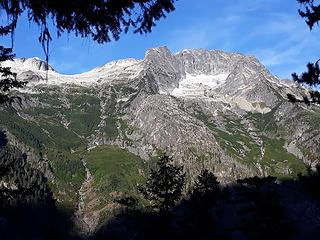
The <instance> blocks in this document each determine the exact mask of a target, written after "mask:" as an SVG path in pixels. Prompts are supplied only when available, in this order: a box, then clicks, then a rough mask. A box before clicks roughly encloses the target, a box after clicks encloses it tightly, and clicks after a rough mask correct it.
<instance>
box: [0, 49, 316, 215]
mask: <svg viewBox="0 0 320 240" xmlns="http://www.w3.org/2000/svg"><path fill="white" fill-rule="evenodd" d="M2 64H4V65H6V66H11V67H12V69H13V70H14V71H16V72H17V73H18V77H19V78H20V79H22V80H26V81H29V84H28V85H27V86H26V88H24V89H22V90H21V92H17V93H16V94H18V95H20V96H21V98H22V102H21V103H20V102H17V103H15V104H14V105H13V106H14V108H15V111H12V109H8V108H5V107H2V108H1V109H0V122H1V127H2V128H4V129H6V131H7V132H9V133H10V134H11V135H12V136H14V139H16V141H20V142H21V143H23V146H28V147H29V148H30V149H31V150H30V152H37V154H38V155H40V156H43V159H45V160H46V161H47V162H46V164H49V165H51V167H52V169H53V170H52V174H53V177H51V179H53V180H52V181H53V183H54V185H56V186H58V187H57V189H58V190H57V189H56V190H55V194H56V198H57V199H59V201H61V202H68V201H71V202H72V201H75V200H74V199H77V198H76V196H75V195H74V194H76V192H77V191H79V189H80V188H81V184H82V182H81V181H80V180H79V178H78V177H75V176H78V175H79V176H80V175H81V176H82V181H83V180H85V176H84V174H85V171H84V170H83V167H81V161H80V159H82V157H81V156H83V151H85V152H87V153H88V154H89V155H90V152H91V151H94V148H95V147H97V146H101V145H116V146H119V147H121V148H122V149H126V150H127V151H129V152H131V153H133V154H135V155H137V156H139V157H140V158H141V159H143V160H144V161H145V162H148V161H152V160H153V159H154V158H155V157H157V156H159V155H160V154H161V153H163V152H166V153H167V154H171V155H173V156H174V159H175V161H176V162H177V163H178V164H182V165H184V167H185V171H186V172H187V175H188V177H189V179H190V181H192V179H193V178H194V177H195V176H196V174H197V173H198V172H199V171H200V170H201V169H202V168H209V169H213V170H214V171H215V173H216V175H217V176H218V177H219V179H220V181H222V182H229V181H232V180H235V179H237V178H243V177H248V176H254V175H258V176H264V175H274V176H277V177H288V176H295V175H296V174H298V173H300V172H302V173H303V172H305V171H306V167H307V165H309V164H310V165H311V166H314V165H315V164H316V163H317V161H316V159H319V152H320V144H319V141H320V132H319V129H320V110H319V107H316V106H314V107H306V106H304V105H299V104H296V105H293V104H291V103H288V101H287V99H286V94H287V93H294V94H296V95H298V96H299V95H301V94H302V93H303V91H304V90H303V89H301V88H299V87H298V86H296V85H295V84H294V83H291V82H288V81H283V80H280V79H278V78H276V77H274V76H273V75H272V74H271V73H270V72H269V71H268V70H267V69H266V68H265V67H264V66H263V65H262V64H261V63H260V62H259V61H258V60H257V59H256V58H255V57H253V56H244V55H242V54H238V53H226V52H222V51H208V50H203V49H198V50H184V51H182V52H179V53H176V54H173V53H171V52H170V51H169V49H168V48H166V47H160V48H154V49H150V50H148V51H147V53H146V55H145V58H144V59H143V60H138V59H126V60H119V61H114V62H111V63H108V64H106V65H103V66H101V67H98V68H95V69H93V70H91V71H89V72H86V73H82V74H77V75H62V74H59V73H57V72H55V71H53V69H52V68H50V70H49V71H48V76H49V78H48V80H47V81H46V80H45V76H46V71H44V70H45V67H44V65H43V64H44V63H43V62H42V61H40V60H39V59H17V60H15V61H14V62H5V63H2ZM78 164H80V165H78ZM39 166H42V165H41V163H39ZM49 168H50V167H47V169H49ZM66 168H67V169H68V168H70V169H71V170H70V171H72V174H71V176H70V178H67V177H66V173H65V172H63V171H62V170H61V169H66ZM89 168H90V164H89V165H88V168H87V167H86V171H90V172H91V174H92V176H93V180H94V181H95V171H97V169H95V168H92V169H89ZM47 169H46V170H45V171H46V175H47V176H51V175H50V174H49V173H48V170H47ZM77 169H78V170H77ZM87 169H89V170H87ZM139 171H140V170H139ZM140 172H141V171H140ZM77 174H78V175H77ZM115 174H116V173H115ZM92 184H93V185H94V183H92ZM82 187H83V185H82ZM83 188H84V187H83ZM81 189H82V188H81ZM101 189H103V188H102V187H99V188H98V187H97V188H95V191H96V193H95V194H97V196H99V191H100V190H101ZM101 191H102V190H101ZM88 192H90V190H88ZM119 194H120V193H119ZM97 201H98V200H97ZM99 201H101V199H100V200H99ZM84 202H85V201H84ZM101 202H103V201H101ZM68 203H69V202H68ZM101 204H102V203H101ZM75 205H77V204H75ZM89 208H90V207H86V206H82V208H81V209H89ZM93 211H94V212H99V211H95V209H93ZM80 215H84V216H86V214H85V213H83V214H80ZM95 220H97V218H95Z"/></svg>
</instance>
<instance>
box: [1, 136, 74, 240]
mask: <svg viewBox="0 0 320 240" xmlns="http://www.w3.org/2000/svg"><path fill="white" fill-rule="evenodd" d="M0 138H1V140H0V141H1V146H0V234H1V235H0V238H1V239H4V240H7V239H8V240H11V239H62V238H63V239H66V238H68V237H69V232H70V226H71V225H70V220H69V218H67V217H66V216H64V215H63V214H61V213H59V212H58V211H57V209H56V207H55V201H54V199H53V195H52V192H51V190H50V188H49V185H48V183H47V179H46V177H45V176H44V175H43V173H41V172H40V171H38V170H37V169H35V168H34V167H32V166H31V164H30V163H29V161H28V157H27V155H26V154H23V153H21V151H20V150H18V149H17V148H15V147H13V146H10V145H9V144H8V140H7V138H6V135H5V133H4V132H1V134H0Z"/></svg>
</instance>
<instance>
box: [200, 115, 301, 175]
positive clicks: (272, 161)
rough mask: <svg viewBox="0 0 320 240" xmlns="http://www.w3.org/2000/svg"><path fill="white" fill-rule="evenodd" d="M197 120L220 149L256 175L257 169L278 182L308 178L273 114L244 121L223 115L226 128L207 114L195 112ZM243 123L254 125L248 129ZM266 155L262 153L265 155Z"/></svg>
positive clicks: (249, 117)
mask: <svg viewBox="0 0 320 240" xmlns="http://www.w3.org/2000/svg"><path fill="white" fill-rule="evenodd" d="M195 112H196V114H195V116H196V118H197V119H199V120H200V121H202V122H203V123H204V124H205V125H206V126H207V127H208V128H209V129H210V130H211V131H212V132H213V134H214V135H215V136H216V138H217V141H218V142H219V144H220V146H221V147H222V148H224V149H225V150H226V151H227V153H228V154H229V155H230V156H232V157H234V158H235V159H238V160H239V161H240V162H242V163H244V164H247V165H248V166H250V167H251V168H252V169H253V170H255V171H256V172H257V173H258V171H259V169H258V166H259V167H261V168H262V171H263V172H264V174H266V175H271V176H276V177H278V178H282V179H283V178H292V177H293V178H295V177H296V176H297V174H299V173H302V174H305V173H306V172H307V166H306V165H305V164H304V163H303V161H302V160H301V159H298V158H297V157H296V156H294V155H293V154H291V153H288V152H287V150H286V149H285V148H284V145H285V142H286V141H285V139H283V138H282V136H281V132H282V131H284V130H283V129H281V127H279V126H278V125H277V123H276V121H275V117H274V115H273V114H274V111H271V112H269V113H267V114H261V113H247V115H246V116H245V117H244V118H239V117H238V116H235V115H234V114H232V113H230V114H228V115H227V114H222V113H221V117H222V118H223V122H224V124H225V126H224V127H223V128H221V127H218V126H217V125H216V124H215V123H214V120H212V119H211V118H210V116H208V115H207V114H205V113H203V112H201V111H200V110H199V109H196V111H195ZM244 121H246V122H247V121H248V122H249V123H250V124H252V128H250V127H248V124H245V123H244ZM262 151H263V152H262Z"/></svg>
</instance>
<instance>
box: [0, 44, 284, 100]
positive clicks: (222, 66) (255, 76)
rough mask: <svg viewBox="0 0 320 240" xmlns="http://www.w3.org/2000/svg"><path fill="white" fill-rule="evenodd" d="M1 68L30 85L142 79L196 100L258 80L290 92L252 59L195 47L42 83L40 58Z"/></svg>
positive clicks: (151, 53)
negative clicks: (10, 68)
mask: <svg viewBox="0 0 320 240" xmlns="http://www.w3.org/2000/svg"><path fill="white" fill-rule="evenodd" d="M3 64H4V65H6V66H10V67H12V69H13V71H16V72H17V73H18V77H20V78H21V79H25V78H29V79H30V78H31V79H33V80H34V81H29V82H30V83H29V85H37V84H41V85H64V86H68V85H81V86H87V87H90V86H96V85H101V84H130V83H131V82H135V83H136V84H135V85H137V84H138V83H139V82H140V81H141V79H145V78H148V82H149V84H151V85H152V86H153V88H154V89H155V90H154V92H155V93H160V94H170V95H175V96H177V97H196V98H199V97H212V96H215V97H216V96H220V97H221V96H223V97H226V96H230V95H239V90H242V93H244V91H243V89H245V88H247V89H248V88H250V87H251V89H255V86H253V85H259V84H260V85H261V84H262V82H264V83H265V84H269V85H270V82H271V84H273V83H274V84H275V85H281V84H282V86H283V87H287V88H290V87H289V85H288V84H284V83H282V82H281V81H280V80H279V79H277V78H276V77H274V76H273V75H272V74H271V73H270V72H269V71H268V70H267V69H266V68H265V67H264V66H263V65H262V64H261V63H260V62H259V60H257V59H256V58H255V57H254V56H245V55H243V54H240V53H227V52H224V51H221V50H205V49H193V50H183V51H181V52H178V53H172V52H171V51H170V50H169V49H168V48H167V47H165V46H163V47H158V48H151V49H149V50H147V52H146V54H145V57H144V59H142V60H140V59H133V58H129V59H122V60H116V61H112V62H109V63H107V64H105V65H102V66H100V67H97V68H94V69H92V70H90V71H88V72H84V73H81V74H75V75H64V74H59V73H57V72H55V71H54V70H53V68H52V67H50V68H49V72H48V75H49V79H48V81H46V80H45V74H46V71H45V70H46V67H45V65H44V64H45V62H43V61H41V60H40V59H39V58H30V59H25V58H21V59H15V60H14V61H12V62H10V61H7V62H4V63H3ZM30 71H31V72H30ZM30 76H32V77H30ZM284 85H285V86H284ZM260 87H261V88H263V87H262V86H260ZM240 97H242V96H240Z"/></svg>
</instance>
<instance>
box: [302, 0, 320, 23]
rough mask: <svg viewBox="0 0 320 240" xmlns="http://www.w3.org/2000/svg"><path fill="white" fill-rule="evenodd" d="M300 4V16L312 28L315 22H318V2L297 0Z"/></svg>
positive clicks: (319, 19) (319, 13)
mask: <svg viewBox="0 0 320 240" xmlns="http://www.w3.org/2000/svg"><path fill="white" fill-rule="evenodd" d="M298 2H299V3H300V4H301V5H302V7H301V9H299V14H300V16H301V17H303V18H305V19H306V23H307V24H308V26H309V27H310V29H312V28H313V27H314V25H315V24H317V25H318V24H319V21H320V4H319V2H318V1H316V0H298Z"/></svg>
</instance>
